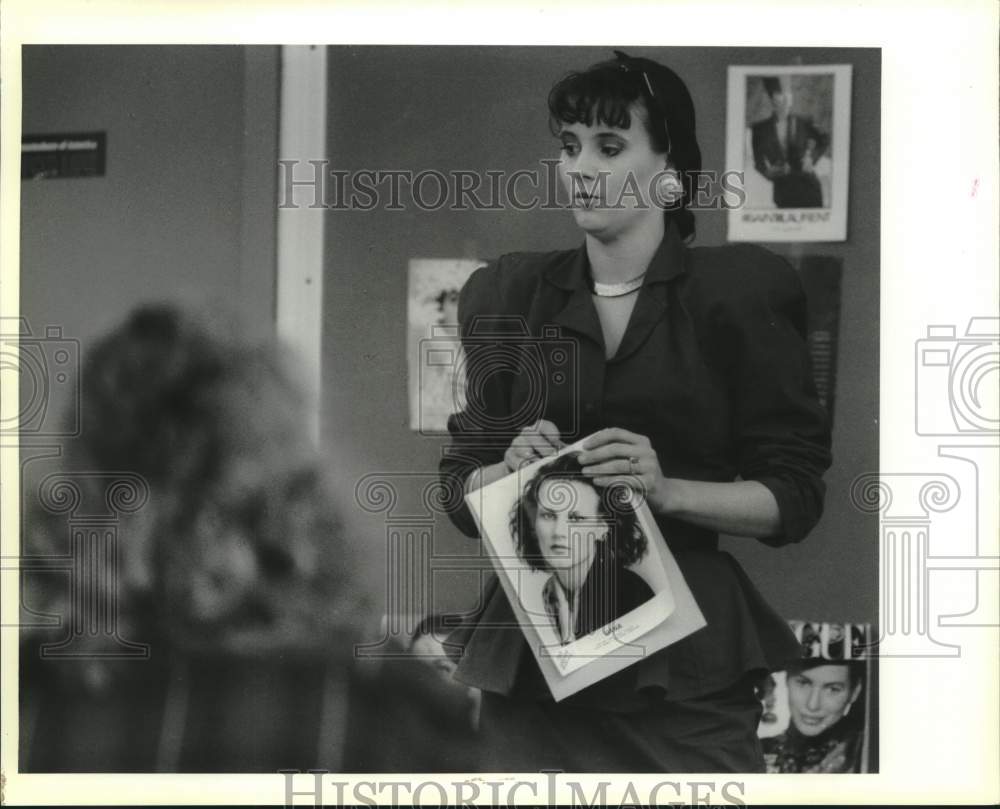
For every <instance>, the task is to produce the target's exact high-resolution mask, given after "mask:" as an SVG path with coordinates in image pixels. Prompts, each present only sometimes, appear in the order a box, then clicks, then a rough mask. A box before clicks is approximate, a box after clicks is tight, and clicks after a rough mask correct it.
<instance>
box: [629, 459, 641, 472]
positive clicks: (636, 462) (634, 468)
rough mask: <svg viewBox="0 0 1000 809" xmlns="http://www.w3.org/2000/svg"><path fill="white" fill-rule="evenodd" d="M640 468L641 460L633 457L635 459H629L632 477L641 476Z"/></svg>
mask: <svg viewBox="0 0 1000 809" xmlns="http://www.w3.org/2000/svg"><path fill="white" fill-rule="evenodd" d="M638 466H639V459H638V458H636V457H634V456H633V457H631V458H629V459H628V471H629V474H630V475H638V474H639V470H638Z"/></svg>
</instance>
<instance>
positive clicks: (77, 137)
mask: <svg viewBox="0 0 1000 809" xmlns="http://www.w3.org/2000/svg"><path fill="white" fill-rule="evenodd" d="M106 146H107V133H106V132H76V133H57V134H51V135H22V137H21V179H22V180H51V179H58V178H64V177H103V176H104V165H105V159H106V154H105V150H106Z"/></svg>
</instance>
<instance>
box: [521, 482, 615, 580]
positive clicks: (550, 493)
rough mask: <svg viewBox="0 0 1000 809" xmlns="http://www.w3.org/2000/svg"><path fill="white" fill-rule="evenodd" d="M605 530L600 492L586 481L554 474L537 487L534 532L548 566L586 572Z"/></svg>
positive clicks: (605, 532) (552, 568)
mask: <svg viewBox="0 0 1000 809" xmlns="http://www.w3.org/2000/svg"><path fill="white" fill-rule="evenodd" d="M607 532H608V523H607V518H606V517H605V515H604V514H603V513H602V512H601V498H600V495H598V493H597V490H596V489H595V488H594V487H593V486H591V485H590V484H589V483H585V482H584V481H581V480H566V479H560V478H556V479H554V480H546V481H545V482H543V483H542V485H541V486H539V487H538V511H537V513H536V514H535V535H536V536H537V537H538V547H539V550H541V552H542V556H543V557H544V558H545V562H546V564H547V565H548V567H549V569H550V570H554V571H564V572H569V571H571V570H574V569H575V571H576V572H577V573H579V574H582V575H583V576H585V575H586V573H587V571H588V570H590V565H591V564H592V563H593V561H594V554H595V552H596V549H597V543H598V542H600V541H603V540H604V538H605V536H607Z"/></svg>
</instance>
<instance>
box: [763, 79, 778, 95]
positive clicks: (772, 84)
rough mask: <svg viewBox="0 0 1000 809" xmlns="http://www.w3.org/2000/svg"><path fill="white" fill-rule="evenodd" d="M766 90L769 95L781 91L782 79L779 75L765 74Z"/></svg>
mask: <svg viewBox="0 0 1000 809" xmlns="http://www.w3.org/2000/svg"><path fill="white" fill-rule="evenodd" d="M763 81H764V92H765V93H767V94H768V95H769V96H773V95H774V94H775V93H780V92H781V90H782V87H781V79H779V78H778V77H777V76H765V77H764V79H763Z"/></svg>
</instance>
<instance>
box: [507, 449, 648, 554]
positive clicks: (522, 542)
mask: <svg viewBox="0 0 1000 809" xmlns="http://www.w3.org/2000/svg"><path fill="white" fill-rule="evenodd" d="M551 480H573V481H579V482H581V483H584V484H586V485H587V486H590V487H591V488H592V489H594V491H596V492H597V493H598V496H599V501H600V508H601V513H602V514H603V515H604V516H605V517H606V518H607V519H608V521H609V523H610V531H609V538H608V540H606V541H607V542H608V543H609V546H608V547H609V550H610V551H611V553H612V555H613V556H614V557H615V558H616V559H617V560H618V561H619V562H620V563H621V564H623V565H626V566H628V565H633V564H635V563H636V562H638V561H639V560H640V559H642V557H643V556H645V555H646V547H647V543H646V537H645V535H644V534H643V533H642V528H640V527H639V520H638V519H637V518H636V516H635V511H634V510H633V508H632V506H631V505H630V504H629V503H628V502H625V499H624V498H623V497H621V496H620V495H621V494H622V493H623V488H622V487H612V488H606V489H598V487H596V486H595V485H594V482H593V480H591V478H590V477H588V476H587V475H585V474H584V473H583V467H582V466H581V465H580V460H579V455H578V454H577V453H566V454H565V455H560V456H559V457H557V458H556V459H555V460H553V461H551V462H549V463H547V464H545V466H543V467H542V468H541V469H539V470H538V472H537V474H536V475H535V476H534V477H533V478H532V479H531V480H529V481H528V483H527V484H526V485H525V487H524V492H523V493H522V494H521V497H520V498H518V501H517V503H515V504H514V508H513V510H512V511H511V516H510V532H511V535H512V536H513V537H514V538H515V540H516V542H517V554H518V556H520V557H521V559H522V560H523V561H525V562H527V563H528V565H529V566H530V567H531V569H532V570H541V571H546V572H547V571H549V569H550V568H549V565H548V562H546V561H545V556H544V555H543V554H542V550H541V548H540V547H539V545H538V535H537V534H536V533H535V515H536V514H537V513H538V495H539V491H540V490H541V487H542V484H543V483H546V482H547V481H551Z"/></svg>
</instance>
